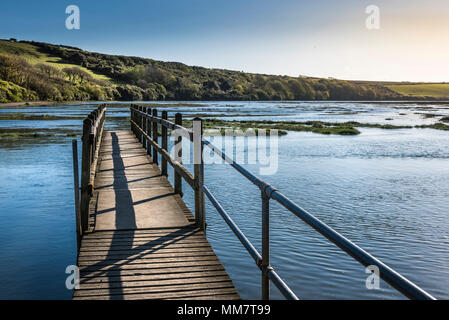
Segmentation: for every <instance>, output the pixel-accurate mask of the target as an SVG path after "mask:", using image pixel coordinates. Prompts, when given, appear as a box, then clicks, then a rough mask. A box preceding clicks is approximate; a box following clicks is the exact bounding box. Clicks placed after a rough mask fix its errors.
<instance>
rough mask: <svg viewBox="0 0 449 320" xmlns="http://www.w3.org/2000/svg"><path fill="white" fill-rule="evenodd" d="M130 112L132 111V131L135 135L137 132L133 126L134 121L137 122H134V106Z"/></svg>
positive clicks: (130, 108)
mask: <svg viewBox="0 0 449 320" xmlns="http://www.w3.org/2000/svg"><path fill="white" fill-rule="evenodd" d="M129 110H130V112H131V117H130V118H131V131H132V132H133V133H134V135H135V134H136V131H135V130H134V124H133V121H135V120H134V105H131V106H130V107H129Z"/></svg>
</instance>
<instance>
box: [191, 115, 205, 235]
mask: <svg viewBox="0 0 449 320" xmlns="http://www.w3.org/2000/svg"><path fill="white" fill-rule="evenodd" d="M202 136H203V121H202V120H201V119H200V118H198V117H196V118H194V119H193V169H194V176H195V221H196V223H197V225H198V227H199V228H200V229H201V230H204V231H205V230H206V216H205V211H204V206H205V204H204V192H203V184H204V162H203V142H202Z"/></svg>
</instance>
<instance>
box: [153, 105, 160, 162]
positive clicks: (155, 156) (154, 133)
mask: <svg viewBox="0 0 449 320" xmlns="http://www.w3.org/2000/svg"><path fill="white" fill-rule="evenodd" d="M153 117H157V109H153ZM157 137H158V132H157V122H156V121H153V134H152V139H153V141H154V142H156V143H157V142H158V141H157V140H158V139H157ZM152 158H153V163H155V164H158V163H159V161H158V159H157V149H156V147H155V146H153V157H152Z"/></svg>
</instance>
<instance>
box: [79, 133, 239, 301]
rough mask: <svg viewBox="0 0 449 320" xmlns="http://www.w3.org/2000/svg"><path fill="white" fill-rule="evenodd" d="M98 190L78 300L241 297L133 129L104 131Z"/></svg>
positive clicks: (81, 256) (84, 242)
mask: <svg viewBox="0 0 449 320" xmlns="http://www.w3.org/2000/svg"><path fill="white" fill-rule="evenodd" d="M153 152H155V151H154V150H153ZM153 154H154V153H153ZM94 190H95V192H94V197H93V198H92V200H91V204H90V206H91V209H90V212H91V217H90V223H91V224H92V227H93V228H92V229H91V232H89V233H87V234H85V235H84V236H83V239H82V241H81V247H80V251H79V256H78V266H79V267H80V288H79V289H76V290H75V291H74V294H73V299H79V300H86V299H88V300H90V299H102V300H116V299H123V300H128V299H239V298H240V297H239V295H238V292H237V291H236V289H235V287H234V285H233V283H232V281H231V279H230V278H229V276H228V274H227V272H226V270H225V269H224V267H223V265H222V264H221V262H220V260H219V259H218V258H217V256H216V255H215V253H214V251H213V249H212V247H211V246H210V244H209V242H208V241H207V239H206V236H205V234H204V232H203V231H201V230H200V229H198V228H196V226H195V225H194V217H193V215H192V213H191V212H190V210H189V209H188V208H187V206H186V205H185V203H184V202H183V201H182V198H181V195H180V194H179V190H178V193H175V192H174V190H173V188H172V187H171V185H170V183H169V182H168V180H167V178H166V177H165V176H163V175H161V172H160V170H159V168H158V167H157V166H156V165H155V164H154V163H153V162H152V161H151V157H150V156H149V155H148V152H147V150H146V149H144V148H143V147H142V144H141V143H140V142H139V141H138V139H137V138H136V137H135V136H134V135H133V133H132V132H131V131H106V132H105V134H104V135H103V140H102V144H101V149H100V150H99V160H98V165H97V170H96V177H95V185H94Z"/></svg>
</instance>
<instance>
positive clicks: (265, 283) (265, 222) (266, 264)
mask: <svg viewBox="0 0 449 320" xmlns="http://www.w3.org/2000/svg"><path fill="white" fill-rule="evenodd" d="M268 268H271V267H270V198H269V197H268V196H267V194H266V193H265V190H262V300H270V279H269V278H268V275H267V274H266V272H267V271H268Z"/></svg>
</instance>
